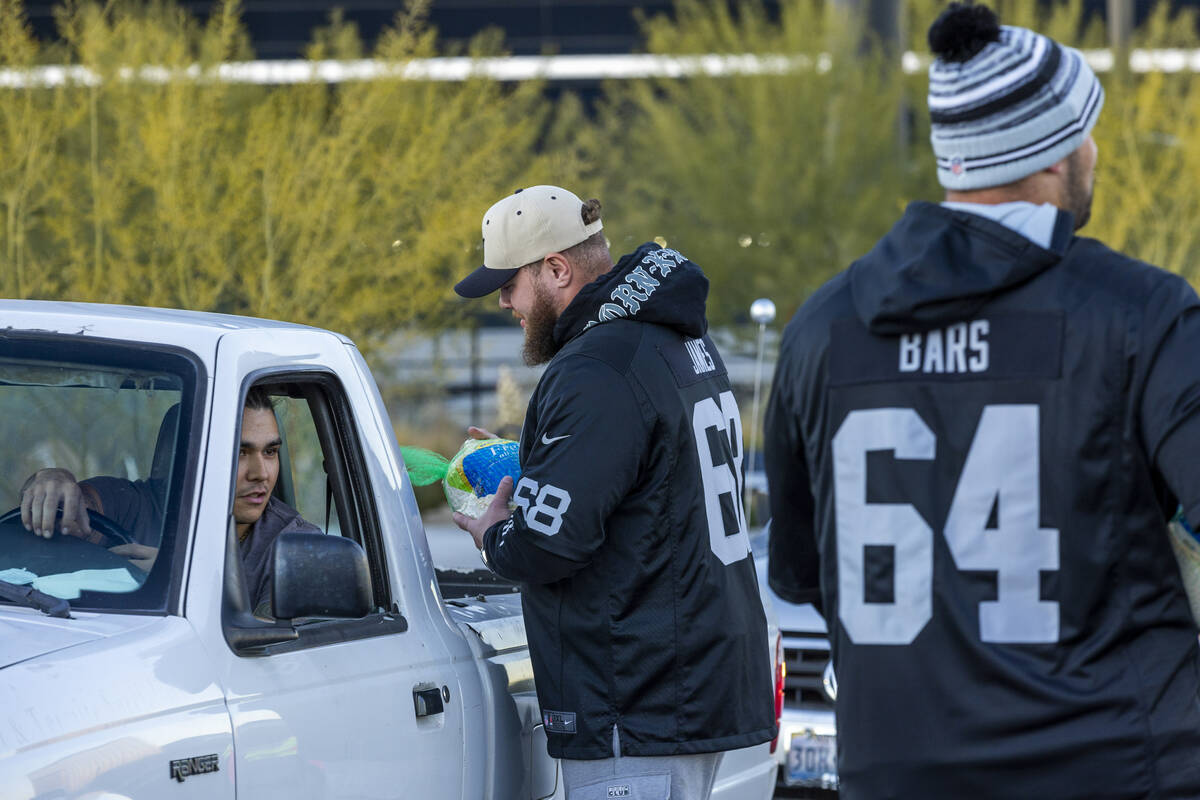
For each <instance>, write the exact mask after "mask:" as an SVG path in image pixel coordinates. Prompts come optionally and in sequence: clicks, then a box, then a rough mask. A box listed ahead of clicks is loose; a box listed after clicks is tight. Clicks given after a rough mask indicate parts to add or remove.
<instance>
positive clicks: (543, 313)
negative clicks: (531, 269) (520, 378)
mask: <svg viewBox="0 0 1200 800" xmlns="http://www.w3.org/2000/svg"><path fill="white" fill-rule="evenodd" d="M557 322H558V314H557V313H555V311H554V306H553V305H552V304H551V302H550V293H549V292H547V291H546V290H545V289H544V288H543V287H542V284H541V283H540V282H538V281H536V280H535V281H534V283H533V308H531V309H530V311H529V314H527V315H526V316H525V344H524V346H523V347H522V348H521V358H522V359H523V360H524V361H525V365H526V366H528V367H536V366H538V365H539V364H545V363H546V362H547V361H549V360H550V359H552V358H554V355H555V354H556V353H557V352H558V351H559V346H558V343H557V342H555V341H554V325H555V323H557Z"/></svg>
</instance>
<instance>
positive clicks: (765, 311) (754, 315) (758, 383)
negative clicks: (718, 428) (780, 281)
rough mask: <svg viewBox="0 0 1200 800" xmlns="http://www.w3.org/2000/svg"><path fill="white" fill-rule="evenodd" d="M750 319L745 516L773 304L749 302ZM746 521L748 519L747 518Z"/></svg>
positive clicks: (765, 300) (744, 489) (744, 492)
mask: <svg viewBox="0 0 1200 800" xmlns="http://www.w3.org/2000/svg"><path fill="white" fill-rule="evenodd" d="M750 319H751V320H753V321H754V322H755V323H757V324H758V354H757V356H756V357H755V361H754V407H753V411H752V412H751V416H750V435H749V436H746V437H744V438H745V440H746V442H747V443H748V444H747V447H746V478H747V480H746V485H745V486H744V487H743V491H742V494H743V499H742V508H743V511H744V512H745V514H746V516H747V517H749V516H750V508H751V506H750V498H751V491H750V481H749V477H750V473H751V471H752V470H753V469H754V443H755V442H756V441H757V437H758V397H759V392H760V390H761V388H762V362H763V349H764V346H765V344H766V336H767V325H769V324H771V323H772V322H774V321H775V304H774V303H773V302H771V301H770V300H768V299H767V298H765V297H760V298H759V299H757V300H755V301H754V302H753V303H751V304H750ZM747 521H748V520H747Z"/></svg>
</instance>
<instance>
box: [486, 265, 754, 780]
mask: <svg viewBox="0 0 1200 800" xmlns="http://www.w3.org/2000/svg"><path fill="white" fill-rule="evenodd" d="M707 294H708V280H707V278H705V277H704V274H703V273H702V272H701V271H700V268H699V267H697V266H696V265H695V264H693V263H692V262H690V261H688V260H687V259H685V258H684V257H683V256H681V255H680V254H679V253H677V252H675V251H674V250H667V249H662V248H659V247H656V246H655V245H653V244H650V243H648V244H645V245H642V247H640V248H639V249H638V250H637V251H635V252H634V253H632V254H630V255H627V256H625V257H624V258H622V259H621V261H620V262H619V263H618V264H617V265H616V266H615V267H614V268H613V270H611V271H610V272H609V273H607V274H606V275H604V276H602V277H600V278H598V279H597V280H596V281H594V282H593V283H591V284H589V285H588V286H586V287H584V288H583V289H582V290H581V291H580V293H579V294H578V295H577V296H576V297H575V299H574V300H573V301H572V302H571V304H570V305H569V306H568V307H567V309H566V310H565V311H564V312H563V314H562V316H561V317H560V318H559V321H558V324H557V326H556V328H555V337H556V339H557V340H558V342H559V343H560V344H561V345H562V349H561V350H560V351H559V353H558V354H557V355H556V356H555V357H554V359H553V360H552V361H551V362H550V364H549V365H548V367H547V368H546V371H545V373H544V374H543V376H542V379H541V381H540V382H539V383H538V386H537V389H536V390H535V391H534V394H533V397H532V398H531V399H530V402H529V410H528V412H527V414H526V417H525V425H524V428H523V430H522V432H521V450H520V452H521V472H522V474H521V479H520V481H518V483H517V486H516V492H515V497H514V502H515V503H516V505H517V510H516V511H515V512H514V513H513V515H512V517H511V518H510V519H509V520H508V521H506V522H502V523H498V524H497V525H495V526H493V527H492V528H491V529H489V530H488V531H487V533H486V535H485V537H484V549H485V551H486V553H487V557H488V560H489V563H490V564H491V565H492V568H493V569H494V570H495V571H496V572H497V573H498V574H500V575H503V576H505V577H507V578H509V579H511V580H516V581H520V582H522V583H523V584H524V585H523V587H522V605H523V608H524V612H525V628H526V631H527V634H528V636H529V649H530V653H531V655H532V659H533V667H534V677H535V680H536V684H537V692H538V700H539V702H540V704H541V707H542V718H543V722H544V724H545V730H546V733H547V738H548V740H549V751H550V755H552V756H555V757H560V758H574V759H596V758H609V757H611V756H612V755H613V752H612V729H613V726H614V725H615V726H616V727H617V728H618V731H619V737H620V742H621V752H622V754H623V755H629V756H661V755H679V754H686V753H704V752H715V751H723V750H730V749H734V748H739V747H748V746H750V745H754V744H758V743H760V742H764V741H767V740H769V739H771V738H772V737H773V736H774V735H775V713H774V703H773V697H772V682H771V655H770V651H769V648H768V644H767V628H766V619H765V616H764V613H763V607H762V601H761V599H760V597H759V593H758V585H757V579H756V577H755V571H754V562H753V559H752V558H751V557H750V554H749V553H750V550H749V542H748V539H747V534H746V526H745V517H744V514H743V511H742V508H741V492H740V490H739V487H740V475H741V469H740V467H741V459H742V451H741V448H742V436H741V422H740V417H739V416H738V411H737V404H736V403H735V402H734V399H733V393H732V390H731V388H730V384H729V378H728V376H727V374H726V371H725V366H724V364H723V362H722V361H721V357H720V354H719V353H718V352H717V349H716V347H715V346H714V345H713V343H712V340H711V339H709V338H708V336H706V335H705V330H706V328H707V323H706V321H705V317H704V303H705V298H706V297H707Z"/></svg>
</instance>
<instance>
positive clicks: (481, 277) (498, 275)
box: [454, 267, 521, 298]
mask: <svg viewBox="0 0 1200 800" xmlns="http://www.w3.org/2000/svg"><path fill="white" fill-rule="evenodd" d="M520 271H521V268H520V267H513V268H512V269H489V268H487V267H480V268H479V269H477V270H475V271H474V272H472V273H471V274H470V275H468V276H467V277H465V278H463V279H462V280H461V281H459V282H458V283H456V284H454V291H455V292H457V293H458V296H459V297H469V298H474V297H486V296H487V295H489V294H491V293H492V292H494V291H496V290H497V289H499V288H500V287H501V286H503V285H504V284H506V283H508V282H509V281H510V280H512V277H513V275H516V274H517V273H518V272H520Z"/></svg>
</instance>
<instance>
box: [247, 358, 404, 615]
mask: <svg viewBox="0 0 1200 800" xmlns="http://www.w3.org/2000/svg"><path fill="white" fill-rule="evenodd" d="M253 387H254V389H256V390H259V391H261V392H262V393H265V394H266V395H267V397H269V399H270V414H271V415H273V416H274V420H275V425H276V426H277V429H278V433H279V443H280V446H279V448H278V476H277V478H276V479H275V485H274V489H273V492H272V507H271V508H268V509H267V510H265V511H264V512H263V516H262V522H260V523H255V525H256V527H258V528H259V530H256V531H255V532H254V534H253V535H259V533H260V532H261V531H265V532H266V534H267V535H277V534H278V533H279V532H280V531H281V530H289V531H308V532H318V531H319V532H321V533H324V534H326V535H331V536H345V537H347V538H351V539H353V540H354V541H356V542H358V544H359V545H361V546H362V547H363V550H364V551H365V552H366V554H367V560H368V563H369V566H370V573H371V579H372V587H371V588H372V593H373V597H374V600H375V605H376V607H377V608H378V609H379V610H380V611H381V612H382V610H384V609H390V608H391V607H392V603H391V600H390V592H389V587H388V584H387V579H386V571H385V567H384V559H383V545H382V540H381V538H380V536H379V529H378V523H377V517H376V514H375V510H374V503H373V500H372V497H371V493H370V492H369V491H368V490H367V487H368V486H369V482H368V481H367V478H366V470H365V464H364V462H363V459H362V453H361V449H360V445H359V439H358V436H357V432H356V431H355V430H354V423H353V416H352V415H351V414H350V413H349V410H348V405H347V401H346V398H345V394H344V392H343V390H342V388H341V385H340V384H339V383H338V381H337V379H336V378H334V377H333V376H332V375H329V374H328V373H324V372H313V373H288V374H286V375H272V376H270V377H269V378H264V379H261V380H259V381H258V382H257V383H255V384H253ZM251 394H252V392H250V391H248V392H247V396H248V397H249V396H251ZM251 405H252V404H251V403H250V402H249V401H247V405H246V408H247V410H248V411H249V409H250V408H251ZM246 419H249V417H246ZM242 438H243V439H246V436H245V435H244V434H243V436H242ZM235 517H236V505H235ZM269 544H270V542H267V541H263V542H260V543H259V544H258V545H257V546H255V545H253V544H252V545H251V546H249V547H247V546H245V545H239V547H242V548H243V549H242V551H241V552H242V566H243V579H244V580H245V581H246V583H247V592H248V595H249V598H250V600H251V605H252V607H254V608H255V609H256V614H258V615H259V616H269V608H267V607H263V606H262V602H263V601H264V600H265V599H266V597H265V595H260V594H259V592H263V591H268V590H264V589H263V587H264V585H268V584H264V582H263V580H262V579H261V577H260V576H261V574H262V573H263V571H264V570H267V571H269V569H270V558H269V549H268V546H269ZM256 555H257V558H258V559H259V561H260V563H255V557H256ZM264 556H265V559H264ZM259 611H261V612H264V613H258V612H259ZM314 623H321V624H323V625H326V626H328V625H342V626H345V625H353V624H354V623H353V622H352V621H321V620H306V621H299V623H298V626H311V625H313V624H314Z"/></svg>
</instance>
